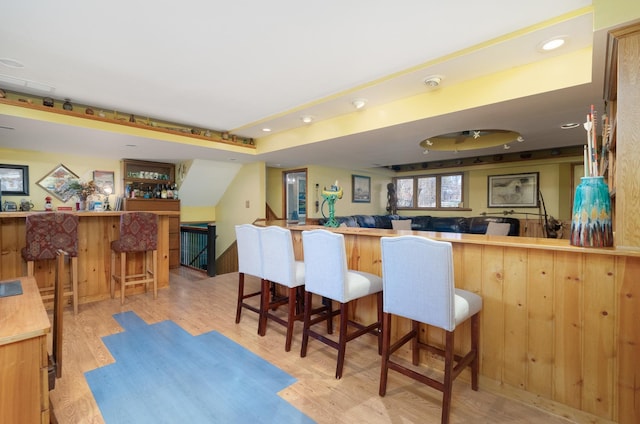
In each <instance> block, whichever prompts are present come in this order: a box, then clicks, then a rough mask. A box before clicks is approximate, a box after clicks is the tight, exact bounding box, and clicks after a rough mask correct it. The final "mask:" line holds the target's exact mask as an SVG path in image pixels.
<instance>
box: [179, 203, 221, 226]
mask: <svg viewBox="0 0 640 424" xmlns="http://www.w3.org/2000/svg"><path fill="white" fill-rule="evenodd" d="M215 220H216V208H215V207H214V206H184V205H181V206H180V221H181V222H214V221H215Z"/></svg>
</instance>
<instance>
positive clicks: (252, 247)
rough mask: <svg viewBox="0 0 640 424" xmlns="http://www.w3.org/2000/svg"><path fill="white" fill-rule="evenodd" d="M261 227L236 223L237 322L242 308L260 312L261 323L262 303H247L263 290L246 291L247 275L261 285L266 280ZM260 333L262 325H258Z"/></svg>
mask: <svg viewBox="0 0 640 424" xmlns="http://www.w3.org/2000/svg"><path fill="white" fill-rule="evenodd" d="M261 230H262V229H261V228H260V227H258V226H256V225H253V224H242V225H236V244H237V247H238V300H237V306H236V324H238V323H239V322H240V317H241V315H242V308H245V309H248V310H250V311H253V312H255V313H256V314H258V323H260V322H261V321H260V319H259V317H260V303H258V304H257V305H254V304H251V303H247V301H246V300H247V299H250V298H252V297H256V296H259V295H260V294H261V290H258V291H252V292H250V293H245V275H252V276H254V277H257V278H259V279H260V287H262V281H263V280H264V276H263V271H262V250H261V248H260V232H261ZM258 333H260V325H258Z"/></svg>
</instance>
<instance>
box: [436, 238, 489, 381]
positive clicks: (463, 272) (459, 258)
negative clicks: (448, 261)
mask: <svg viewBox="0 0 640 424" xmlns="http://www.w3.org/2000/svg"><path fill="white" fill-rule="evenodd" d="M482 250H483V249H482V246H477V245H468V244H458V243H453V273H454V278H455V286H456V287H457V288H459V289H463V290H468V291H470V292H473V293H476V294H477V295H479V296H481V297H482V296H483V294H482V278H481V276H480V273H479V270H480V269H482ZM483 302H484V299H483ZM483 319H484V318H483V312H481V313H480V344H481V345H482V344H483V343H484V340H485V334H484V330H485V327H484V325H483ZM438 336H439V339H438V343H439V344H441V345H444V336H445V333H444V332H442V331H441V332H440V333H439V334H438ZM432 337H433V335H432ZM470 337H471V323H469V322H466V323H464V324H463V325H462V326H461V327H460V328H457V329H456V336H455V350H456V352H458V353H466V352H468V351H469V347H470V346H471V340H470ZM486 337H491V335H486ZM480 351H482V348H480ZM480 366H482V358H480ZM465 373H467V374H468V370H467V371H465ZM469 375H470V374H469Z"/></svg>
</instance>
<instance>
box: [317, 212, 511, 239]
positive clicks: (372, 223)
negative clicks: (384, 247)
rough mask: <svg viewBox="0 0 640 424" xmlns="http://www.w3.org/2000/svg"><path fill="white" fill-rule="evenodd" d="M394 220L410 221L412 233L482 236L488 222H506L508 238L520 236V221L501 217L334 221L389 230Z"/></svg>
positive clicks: (370, 217)
mask: <svg viewBox="0 0 640 424" xmlns="http://www.w3.org/2000/svg"><path fill="white" fill-rule="evenodd" d="M395 219H411V229H412V230H414V231H439V232H445V233H468V234H484V233H486V232H487V226H488V225H489V222H506V223H509V224H510V225H511V228H510V229H509V234H508V235H510V236H518V235H520V221H519V220H518V219H516V218H508V217H502V216H474V217H469V218H465V217H439V216H428V215H423V216H400V215H351V216H336V220H337V221H338V222H339V223H340V224H342V223H344V224H345V225H346V226H347V227H364V228H384V229H391V228H392V227H391V221H393V220H395ZM318 222H319V224H320V225H324V223H325V222H326V219H324V218H320V219H319V221H318Z"/></svg>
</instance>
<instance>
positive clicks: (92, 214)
mask: <svg viewBox="0 0 640 424" xmlns="http://www.w3.org/2000/svg"><path fill="white" fill-rule="evenodd" d="M54 212H62V213H70V214H73V215H78V216H79V217H81V218H84V217H89V218H93V217H98V216H120V215H122V214H124V213H130V212H129V211H102V212H91V211H83V212H77V211H54ZM140 212H142V211H140ZM144 212H152V213H155V214H156V215H160V216H180V211H144ZM38 213H48V212H44V211H29V212H0V219H1V218H23V217H26V216H27V215H34V214H38Z"/></svg>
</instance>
